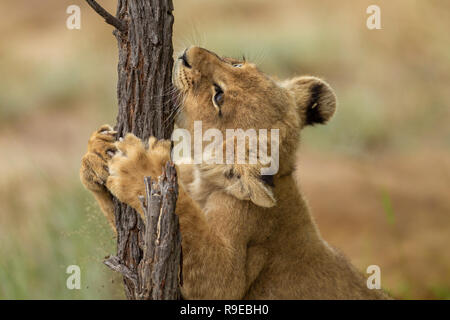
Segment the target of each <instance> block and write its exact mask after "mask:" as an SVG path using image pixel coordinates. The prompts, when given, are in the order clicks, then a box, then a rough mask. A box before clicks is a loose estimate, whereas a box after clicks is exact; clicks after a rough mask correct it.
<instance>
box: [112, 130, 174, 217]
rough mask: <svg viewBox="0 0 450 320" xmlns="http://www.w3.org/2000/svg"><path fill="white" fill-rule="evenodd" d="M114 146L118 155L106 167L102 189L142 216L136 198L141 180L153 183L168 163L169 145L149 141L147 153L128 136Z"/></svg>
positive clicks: (154, 139) (153, 139) (167, 143)
mask: <svg viewBox="0 0 450 320" xmlns="http://www.w3.org/2000/svg"><path fill="white" fill-rule="evenodd" d="M115 146H116V147H117V150H118V152H117V153H116V154H115V155H114V157H113V158H112V159H111V161H110V162H109V164H108V165H109V177H108V179H107V181H106V186H107V188H108V189H109V190H110V191H111V193H112V194H113V195H115V196H116V197H117V199H119V200H120V201H122V202H124V203H126V204H128V205H130V206H132V207H133V208H134V209H136V210H137V211H138V212H139V213H140V214H141V215H142V214H143V212H142V207H141V203H140V201H139V196H143V195H144V193H145V186H144V177H146V176H151V177H152V178H153V179H156V178H158V177H159V176H160V175H161V173H162V168H163V167H164V166H165V164H166V162H167V161H169V159H170V141H168V140H159V141H158V140H157V139H156V138H155V137H151V138H150V139H149V141H148V149H147V148H146V147H145V145H144V143H143V142H142V140H141V139H139V138H138V137H136V136H135V135H133V134H131V133H128V134H127V135H126V136H125V138H124V139H121V140H120V141H118V142H116V144H115Z"/></svg>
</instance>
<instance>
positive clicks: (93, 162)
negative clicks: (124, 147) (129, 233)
mask: <svg viewBox="0 0 450 320" xmlns="http://www.w3.org/2000/svg"><path fill="white" fill-rule="evenodd" d="M115 137H116V132H115V131H114V130H113V128H112V127H111V126H109V125H103V126H101V127H100V129H98V130H97V131H95V132H94V133H93V134H92V135H91V137H90V138H89V142H88V150H87V153H86V154H85V155H84V157H83V159H82V160H81V168H80V179H81V182H82V183H83V184H84V186H85V187H86V189H88V190H89V191H91V192H92V193H93V194H94V196H95V198H96V200H97V202H98V203H99V205H100V208H101V209H102V211H103V213H104V214H105V216H106V218H107V219H108V221H109V223H110V224H111V226H112V227H113V228H114V205H113V202H112V196H111V194H110V193H109V191H108V189H106V186H105V184H106V180H107V178H108V175H109V173H108V161H109V160H110V159H111V157H112V156H113V155H114V153H115V152H116V150H117V149H116V146H115V140H116V138H115Z"/></svg>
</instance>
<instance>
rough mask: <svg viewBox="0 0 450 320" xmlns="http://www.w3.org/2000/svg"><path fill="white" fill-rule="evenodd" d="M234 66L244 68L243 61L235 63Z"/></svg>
mask: <svg viewBox="0 0 450 320" xmlns="http://www.w3.org/2000/svg"><path fill="white" fill-rule="evenodd" d="M233 67H235V68H242V63H235V64H233Z"/></svg>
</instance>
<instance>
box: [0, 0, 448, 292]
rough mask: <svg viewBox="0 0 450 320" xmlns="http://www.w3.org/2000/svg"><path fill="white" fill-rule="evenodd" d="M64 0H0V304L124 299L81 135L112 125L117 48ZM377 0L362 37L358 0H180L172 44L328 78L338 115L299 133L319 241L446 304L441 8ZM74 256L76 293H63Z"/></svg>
mask: <svg viewBox="0 0 450 320" xmlns="http://www.w3.org/2000/svg"><path fill="white" fill-rule="evenodd" d="M73 3H74V2H73V1H67V0H64V1H60V0H58V1H56V0H42V1H40V2H39V6H33V7H30V4H29V1H24V0H20V1H15V2H9V3H6V2H2V3H0V15H1V17H0V18H1V19H0V37H1V39H2V41H1V42H0V74H1V75H2V77H0V149H1V150H3V152H2V157H1V158H0V176H1V177H2V179H1V180H0V251H1V252H2V257H1V258H0V298H67V299H70V298H78V299H83V298H121V297H123V293H122V291H121V289H120V286H119V285H117V283H118V282H120V280H118V278H117V277H116V275H114V274H113V273H112V272H110V271H109V270H107V269H106V267H103V266H102V264H101V259H102V258H103V256H105V255H106V254H109V253H113V252H114V239H113V237H112V233H111V231H110V230H109V229H108V227H107V224H106V222H105V221H104V219H103V217H102V216H101V214H100V213H99V211H98V209H97V207H96V206H95V204H94V202H93V200H92V198H91V197H90V195H89V194H88V193H87V192H86V191H84V190H83V189H82V187H81V185H80V183H79V180H78V166H79V160H80V158H81V156H82V155H83V153H84V149H85V144H86V140H87V138H88V136H89V134H90V132H91V131H93V130H94V129H95V128H96V127H97V126H98V125H100V124H102V123H108V122H109V123H113V122H114V118H115V112H116V111H115V110H116V107H115V106H116V98H115V82H116V67H115V66H116V64H117V58H116V56H117V49H116V43H115V39H114V38H113V37H112V35H111V31H112V30H111V28H110V27H109V26H107V25H105V24H104V23H103V22H102V21H101V19H100V18H98V17H97V16H96V15H95V14H94V13H93V12H92V11H91V10H89V8H88V7H87V6H86V5H85V3H84V2H83V1H78V4H80V6H81V8H82V30H81V31H69V30H67V29H66V28H65V19H66V17H67V15H66V13H65V9H66V7H67V6H68V5H70V4H73ZM75 3H77V1H76V2H75ZM105 3H106V2H105ZM377 3H379V5H380V7H381V9H382V26H383V30H379V31H369V30H367V28H366V27H365V19H366V14H365V9H366V8H367V6H368V5H369V4H372V1H366V0H363V1H358V2H355V1H349V0H345V1H339V2H338V1H332V0H323V1H319V2H317V1H299V0H281V1H262V0H261V1H257V0H239V1H238V0H217V1H209V0H183V1H181V0H175V1H174V5H175V10H176V11H175V17H176V24H175V37H174V42H175V45H176V47H177V49H181V48H183V47H184V46H187V45H190V44H192V43H197V44H201V45H204V46H207V47H208V48H210V49H212V50H216V51H217V52H221V53H223V54H228V55H233V56H238V57H239V56H241V55H242V54H245V55H247V58H248V59H249V60H256V61H257V62H258V63H259V65H260V66H261V68H262V69H263V70H265V71H267V72H268V73H271V74H275V75H277V76H279V77H289V76H293V75H296V74H314V75H318V76H322V77H324V78H326V79H327V80H328V81H329V82H330V83H331V84H332V86H333V87H334V88H335V89H336V92H337V95H338V97H339V102H340V104H339V110H338V113H337V115H336V117H335V118H334V119H333V121H332V122H331V123H330V124H329V125H327V126H325V127H315V128H309V129H307V130H306V131H305V132H304V133H303V137H302V151H301V153H300V155H299V159H300V160H299V171H298V177H299V180H300V183H301V185H302V187H303V191H304V192H305V193H306V195H307V197H308V198H309V202H310V205H311V207H312V208H313V211H314V215H315V217H316V219H317V221H318V224H319V227H320V229H321V232H322V234H323V236H324V237H325V239H327V240H328V241H329V242H330V243H331V244H332V245H334V246H337V247H339V248H341V249H342V251H344V252H345V253H346V254H347V255H348V256H349V257H350V258H351V259H352V261H354V263H355V264H356V265H357V266H358V267H359V268H360V269H361V270H363V271H364V270H365V268H366V267H367V266H368V265H370V264H377V265H379V266H380V267H381V271H382V284H383V286H384V287H385V288H386V289H388V290H389V291H391V292H392V293H393V294H394V295H395V296H396V297H400V298H427V299H428V298H449V297H450V256H449V254H448V250H447V244H448V242H449V240H450V239H449V237H450V235H449V230H450V215H449V213H450V200H449V199H448V190H449V189H450V188H449V187H450V185H449V184H450V165H449V156H450V149H449V147H450V130H449V126H448V122H449V120H450V119H449V118H450V114H449V112H448V107H449V102H450V92H449V91H448V87H449V85H450V50H449V48H448V39H447V37H448V36H447V30H449V27H450V10H449V9H450V5H449V3H447V2H446V1H443V0H442V1H437V0H436V1H427V2H425V1H410V0H401V1H395V2H393V1H387V0H385V1H377ZM108 9H110V10H111V11H114V4H113V3H110V4H108ZM70 264H79V265H80V266H81V267H82V272H83V275H84V276H83V281H82V286H83V288H82V290H79V291H69V290H67V289H66V288H65V279H66V276H67V275H66V274H65V268H66V267H67V266H68V265H70ZM112 281H114V283H113V284H112Z"/></svg>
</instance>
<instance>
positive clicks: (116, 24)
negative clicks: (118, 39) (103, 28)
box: [86, 0, 127, 32]
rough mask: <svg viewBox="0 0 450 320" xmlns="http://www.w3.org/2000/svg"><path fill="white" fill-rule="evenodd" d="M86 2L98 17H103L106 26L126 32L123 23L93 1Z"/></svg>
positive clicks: (87, 0)
mask: <svg viewBox="0 0 450 320" xmlns="http://www.w3.org/2000/svg"><path fill="white" fill-rule="evenodd" d="M86 2H87V3H88V4H89V5H90V6H91V8H92V9H94V11H95V12H97V13H98V14H99V15H100V16H102V17H103V19H105V22H106V23H107V24H110V25H112V26H113V27H115V28H116V29H117V30H119V31H120V32H125V31H126V30H127V28H126V25H125V23H123V22H122V21H120V20H119V19H117V18H116V17H114V16H113V15H112V14H110V13H109V12H108V11H106V10H105V9H103V7H102V6H100V5H99V4H98V3H97V2H96V1H95V0H86Z"/></svg>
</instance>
